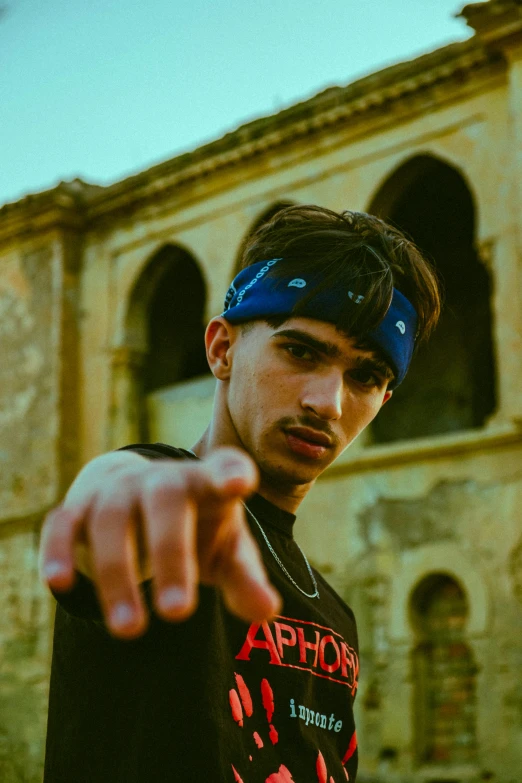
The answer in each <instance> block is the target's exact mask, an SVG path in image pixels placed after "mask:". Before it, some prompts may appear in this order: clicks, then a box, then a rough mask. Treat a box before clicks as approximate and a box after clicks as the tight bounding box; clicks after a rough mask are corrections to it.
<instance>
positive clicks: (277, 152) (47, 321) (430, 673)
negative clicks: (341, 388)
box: [0, 0, 522, 783]
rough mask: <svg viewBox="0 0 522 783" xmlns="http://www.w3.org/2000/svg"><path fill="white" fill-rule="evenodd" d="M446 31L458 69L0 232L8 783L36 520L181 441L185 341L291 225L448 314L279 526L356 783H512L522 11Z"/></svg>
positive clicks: (14, 211) (322, 111)
mask: <svg viewBox="0 0 522 783" xmlns="http://www.w3.org/2000/svg"><path fill="white" fill-rule="evenodd" d="M462 16H463V18H464V20H465V22H467V24H468V25H470V26H471V27H472V28H473V29H474V31H475V34H474V35H473V37H472V38H470V39H469V40H468V41H465V42H463V43H456V44H452V45H450V46H446V47H444V48H442V49H439V50H437V51H435V52H433V53H431V54H427V55H425V56H422V57H420V58H418V59H416V60H413V61H411V62H405V63H402V64H399V65H396V66H393V67H391V68H387V69H385V70H383V71H381V72H379V73H375V74H373V75H371V76H369V77H366V78H364V79H361V80H359V81H357V82H355V83H353V84H350V85H348V86H347V87H336V88H331V89H328V90H326V91H325V92H323V93H321V94H319V95H317V96H316V97H314V98H312V99H311V100H308V101H305V102H304V103H300V104H297V105H295V106H292V107H291V108H289V109H287V110H285V111H282V112H280V113H279V114H277V115H275V116H270V117H266V118H263V119H261V120H256V121H255V122H251V123H249V124H247V125H245V126H243V127H241V128H239V129H238V130H237V131H235V132H233V133H230V134H228V135H226V136H225V137H224V138H222V139H220V140H218V141H215V142H213V143H211V144H207V145H205V146H204V147H201V148H199V149H197V150H195V151H194V152H191V153H188V154H185V155H182V156H180V157H177V158H174V159H173V160H169V161H167V162H165V163H162V164H160V165H158V166H155V167H154V168H152V169H150V170H148V171H144V172H142V173H140V174H138V175H136V176H133V177H130V178H128V179H125V180H124V181H122V182H118V183H116V184H115V185H112V186H110V187H104V188H101V187H94V186H90V185H87V184H85V183H83V182H81V181H78V180H76V181H74V182H71V183H62V184H61V185H59V186H58V187H56V188H54V189H53V190H50V191H47V192H44V193H40V194H37V195H33V196H28V197H26V198H24V199H22V200H21V201H19V202H17V203H14V204H8V205H6V206H4V207H3V208H2V209H1V210H0V313H1V317H0V346H1V348H0V353H1V356H2V362H1V366H0V378H1V382H0V433H1V435H0V466H1V470H0V497H1V501H2V502H1V505H0V564H1V568H0V585H1V592H0V596H1V601H2V608H3V611H2V612H1V614H0V641H1V646H0V779H1V780H2V781H5V782H6V783H13V781H17V782H20V781H24V783H26V782H27V781H31V783H36V781H39V780H40V779H41V761H42V755H43V740H44V733H45V710H46V695H47V687H48V671H49V659H50V640H51V628H52V614H53V602H52V600H51V599H50V597H49V596H48V595H47V593H46V591H45V590H44V589H43V588H42V587H41V586H40V584H39V581H38V576H37V556H36V552H37V545H38V537H39V529H40V526H41V522H42V518H43V516H44V514H45V512H46V511H47V510H48V509H49V508H51V507H53V505H54V504H56V503H57V501H58V500H59V499H60V498H61V496H62V495H63V493H64V491H65V489H66V488H67V486H68V485H69V483H70V482H71V479H72V477H73V476H74V475H75V474H76V473H77V471H78V469H79V468H80V466H81V465H82V464H83V463H85V462H86V461H87V460H89V459H91V458H92V457H94V456H95V455H96V454H99V453H100V452H104V451H107V450H109V449H112V448H114V447H117V446H120V445H122V444H125V443H130V442H134V441H136V440H144V439H146V440H152V441H154V440H162V441H165V442H170V443H173V444H176V445H185V446H189V445H191V443H192V442H193V441H194V440H195V439H196V437H197V436H198V435H199V434H200V432H201V429H202V421H204V420H205V419H206V416H207V414H208V413H209V412H210V406H211V399H212V393H213V381H212V378H211V376H209V375H208V374H206V373H205V362H204V356H203V352H202V342H201V336H202V330H203V326H204V324H205V321H206V319H208V318H209V317H210V316H212V315H214V314H216V313H218V312H220V310H221V304H222V299H223V295H224V292H225V290H226V288H227V285H228V282H229V281H230V279H231V278H232V276H233V274H234V268H235V265H236V263H237V258H238V254H239V251H240V248H241V245H242V242H243V241H244V240H245V237H246V236H247V235H248V234H249V232H250V231H251V230H252V228H253V227H254V226H256V225H257V224H258V223H259V222H260V221H262V220H264V219H265V218H266V217H267V216H269V215H271V214H272V213H273V212H274V211H275V210H277V209H278V208H280V207H281V205H286V204H289V203H318V204H322V205H324V206H328V207H331V208H333V209H337V210H341V209H344V208H353V209H359V210H365V211H369V212H375V213H376V214H379V215H381V216H383V217H386V218H389V219H391V220H393V221H395V223H397V224H398V225H400V226H401V227H403V228H404V229H406V230H407V231H408V232H409V233H410V234H411V235H412V236H413V238H414V239H415V240H416V241H417V243H418V244H419V245H420V246H421V247H422V248H423V249H424V250H426V251H427V252H428V253H430V254H431V255H432V256H433V258H434V259H435V261H436V263H437V265H438V267H439V269H440V271H441V274H442V276H443V278H444V280H445V286H446V308H445V313H444V316H443V318H442V321H441V324H440V327H439V329H438V331H437V332H436V334H435V336H434V338H433V339H432V342H431V344H430V345H429V346H428V348H426V349H425V350H423V351H422V352H421V353H419V355H418V357H417V359H416V362H415V364H414V365H413V368H412V370H411V373H410V375H409V377H408V378H407V380H406V381H405V383H404V384H403V385H402V386H401V387H400V389H399V390H398V391H397V392H396V394H395V396H394V401H393V403H392V404H391V405H390V406H386V408H385V409H384V410H383V412H382V414H381V415H380V417H379V418H378V419H377V420H376V422H375V424H374V425H373V426H372V428H371V431H369V432H366V433H364V434H363V435H362V436H361V437H360V439H359V440H358V441H357V442H356V443H355V444H354V445H353V446H352V447H351V448H350V449H349V450H348V451H347V452H346V453H345V455H343V457H342V458H341V459H340V460H339V461H338V462H337V463H336V464H335V465H334V466H332V467H331V468H330V469H329V470H328V471H327V473H326V474H325V475H324V477H323V478H322V479H321V480H320V481H319V482H318V484H317V487H316V488H315V491H314V492H313V493H312V494H311V496H310V498H309V499H307V500H306V501H305V503H304V504H303V507H302V511H301V512H300V525H299V530H298V535H299V538H300V541H301V543H302V544H303V545H304V547H305V549H306V550H307V551H308V553H310V555H311V556H312V559H313V561H314V562H315V564H316V565H317V566H318V567H319V568H320V569H321V570H322V571H323V572H324V573H325V574H326V575H327V576H328V577H329V579H330V580H331V581H332V583H334V584H335V586H336V587H337V588H338V589H339V591H340V592H341V593H342V595H343V596H345V597H346V599H347V601H348V602H349V603H350V604H351V605H352V606H353V607H354V609H355V611H356V614H357V616H358V620H359V627H360V638H361V672H362V677H361V687H360V692H359V695H358V698H357V701H356V704H357V713H358V715H357V719H358V727H359V729H358V733H359V742H360V747H361V780H374V781H396V782H398V781H400V782H401V783H410V782H411V783H421V782H423V781H431V783H464V781H480V780H491V781H495V782H498V783H520V781H522V677H521V675H520V672H521V670H522V633H521V632H522V525H521V511H520V509H521V508H522V388H521V387H522V306H521V305H522V218H521V217H520V215H521V214H522V5H521V3H520V0H490V2H485V3H484V2H483V3H475V4H472V5H468V6H466V7H465V8H464V9H463V11H462ZM174 298H175V301H176V310H175V311H173V309H172V305H171V302H172V300H173V299H174ZM318 523H320V524H318ZM302 783H304V782H302ZM306 783H308V782H306Z"/></svg>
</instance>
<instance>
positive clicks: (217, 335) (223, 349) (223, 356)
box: [205, 316, 237, 381]
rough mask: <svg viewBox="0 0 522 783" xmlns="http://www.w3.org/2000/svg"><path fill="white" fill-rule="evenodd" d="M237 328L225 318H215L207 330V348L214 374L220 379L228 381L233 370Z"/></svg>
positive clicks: (209, 362)
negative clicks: (233, 348)
mask: <svg viewBox="0 0 522 783" xmlns="http://www.w3.org/2000/svg"><path fill="white" fill-rule="evenodd" d="M236 337H237V329H236V327H235V326H234V325H233V324H231V323H229V322H228V321H227V320H226V319H225V318H222V317H221V316H218V317H217V318H213V319H212V320H211V321H210V323H209V325H208V326H207V329H206V331H205V348H206V351H207V360H208V364H209V367H210V369H211V371H212V374H213V375H214V376H215V377H216V378H217V379H218V380H219V381H228V379H229V378H230V372H231V370H232V354H233V351H232V347H233V345H234V343H235V341H236Z"/></svg>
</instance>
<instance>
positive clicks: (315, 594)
mask: <svg viewBox="0 0 522 783" xmlns="http://www.w3.org/2000/svg"><path fill="white" fill-rule="evenodd" d="M185 451H188V452H190V454H192V455H193V456H194V457H196V459H199V457H198V455H197V454H194V452H193V451H192V450H191V449H185ZM241 504H242V506H243V507H244V509H245V511H247V512H248V513H249V514H250V516H251V517H252V519H253V520H254V522H255V523H256V525H257V526H258V528H259V530H260V531H261V535H262V536H263V538H264V539H265V543H266V545H267V547H268V549H269V551H270V553H271V555H272V557H273V558H274V560H275V561H276V563H277V565H278V566H279V568H280V569H281V570H282V572H283V573H284V574H285V576H286V577H287V579H289V580H290V581H291V582H292V584H293V586H294V587H296V588H297V589H298V590H299V592H300V593H302V594H303V595H305V596H306V597H307V598H319V588H318V587H317V580H316V578H315V576H314V572H313V571H312V567H311V565H310V563H309V562H308V558H307V557H306V555H305V553H304V552H303V550H302V549H301V547H300V546H299V544H298V543H297V541H294V544H295V545H296V547H297V548H298V550H299V551H300V552H301V554H302V556H303V560H304V561H305V563H306V567H307V569H308V573H309V574H310V579H311V580H312V585H313V587H314V592H313V593H307V592H306V590H303V588H302V587H299V585H298V584H297V582H296V581H295V579H293V578H292V576H291V575H290V573H289V572H288V571H287V569H286V567H285V565H284V564H283V563H282V562H281V560H280V558H279V556H278V554H277V552H276V551H275V549H274V547H273V546H272V544H271V543H270V541H269V540H268V536H267V534H266V533H265V531H264V530H263V528H262V526H261V522H260V521H259V520H258V519H257V517H256V516H255V515H254V514H253V512H252V511H250V509H249V508H248V506H247V505H246V504H245V503H243V501H241Z"/></svg>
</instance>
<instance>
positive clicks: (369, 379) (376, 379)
mask: <svg viewBox="0 0 522 783" xmlns="http://www.w3.org/2000/svg"><path fill="white" fill-rule="evenodd" d="M352 378H353V379H354V380H356V381H357V382H358V383H361V384H362V385H363V386H368V387H372V386H378V387H381V386H383V385H384V380H383V379H382V378H381V376H380V375H378V374H377V373H375V372H373V371H372V370H354V371H353V372H352Z"/></svg>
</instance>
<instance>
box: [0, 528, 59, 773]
mask: <svg viewBox="0 0 522 783" xmlns="http://www.w3.org/2000/svg"><path fill="white" fill-rule="evenodd" d="M39 526H40V525H39V521H38V520H34V521H33V522H32V523H22V524H20V523H17V524H7V525H4V526H0V596H1V602H2V611H1V612H0V780H1V781H2V783H41V780H42V763H43V757H44V747H45V727H46V723H47V695H48V689H49V663H50V656H51V639H52V636H51V633H52V621H53V612H54V606H53V601H52V599H51V597H50V595H49V593H48V591H47V590H45V589H44V587H43V586H42V585H41V583H40V581H39V578H38V568H37V555H38V540H39Z"/></svg>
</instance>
